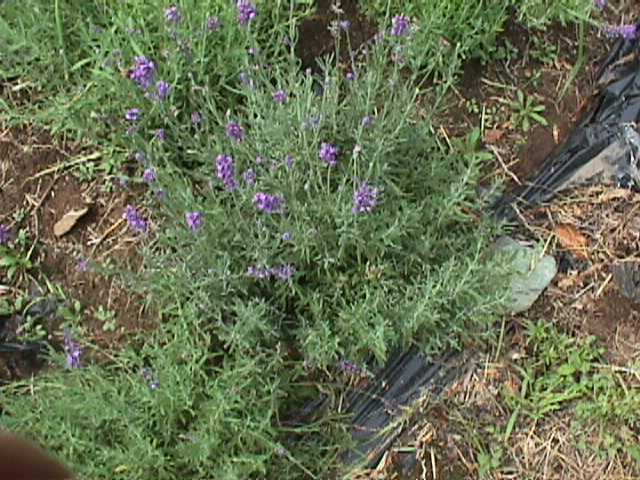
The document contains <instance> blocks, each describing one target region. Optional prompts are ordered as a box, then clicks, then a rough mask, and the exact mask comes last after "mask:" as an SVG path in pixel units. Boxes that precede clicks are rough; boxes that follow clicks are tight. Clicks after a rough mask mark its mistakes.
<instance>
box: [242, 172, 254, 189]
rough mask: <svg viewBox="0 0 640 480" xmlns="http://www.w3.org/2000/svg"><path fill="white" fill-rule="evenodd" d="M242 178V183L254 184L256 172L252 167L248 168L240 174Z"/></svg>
mask: <svg viewBox="0 0 640 480" xmlns="http://www.w3.org/2000/svg"><path fill="white" fill-rule="evenodd" d="M242 179H243V180H244V183H246V184H247V185H248V186H250V187H252V186H254V185H255V184H256V172H255V171H254V170H253V168H250V169H249V170H247V171H246V172H244V173H243V174H242Z"/></svg>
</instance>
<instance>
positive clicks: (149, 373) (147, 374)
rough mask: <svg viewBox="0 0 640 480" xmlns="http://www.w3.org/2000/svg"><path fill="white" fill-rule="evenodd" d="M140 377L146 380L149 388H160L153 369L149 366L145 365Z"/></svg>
mask: <svg viewBox="0 0 640 480" xmlns="http://www.w3.org/2000/svg"><path fill="white" fill-rule="evenodd" d="M142 378H144V380H145V381H146V382H147V384H148V385H149V389H150V390H157V389H158V388H160V382H159V381H158V379H157V378H156V376H155V374H154V373H153V370H151V369H150V368H149V367H145V368H143V369H142Z"/></svg>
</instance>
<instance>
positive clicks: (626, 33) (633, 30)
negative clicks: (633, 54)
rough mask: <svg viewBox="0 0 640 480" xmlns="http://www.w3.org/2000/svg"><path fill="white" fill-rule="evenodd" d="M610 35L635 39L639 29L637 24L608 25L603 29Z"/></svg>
mask: <svg viewBox="0 0 640 480" xmlns="http://www.w3.org/2000/svg"><path fill="white" fill-rule="evenodd" d="M603 31H604V34H605V35H606V36H608V37H613V38H623V39H625V40H635V39H636V38H638V29H637V27H636V26H635V25H633V24H631V25H620V26H617V27H614V26H607V27H604V29H603Z"/></svg>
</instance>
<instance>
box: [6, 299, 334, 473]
mask: <svg viewBox="0 0 640 480" xmlns="http://www.w3.org/2000/svg"><path fill="white" fill-rule="evenodd" d="M254 313H255V312H254ZM180 320H181V321H179V322H171V323H168V324H167V325H166V326H165V328H163V329H162V330H161V331H160V332H158V334H157V335H156V336H154V338H153V340H154V341H151V342H148V344H147V346H146V347H144V348H143V349H142V350H141V351H133V350H126V351H124V352H122V353H121V354H119V355H118V356H117V357H114V358H112V359H111V361H110V363H109V364H105V365H88V366H86V367H85V368H82V369H80V370H58V371H57V372H53V373H51V374H46V375H43V376H41V377H39V378H38V379H34V380H32V381H26V382H24V383H16V384H12V385H11V386H8V387H5V388H4V389H3V402H2V408H3V416H2V417H1V418H0V423H1V424H2V426H3V428H8V429H12V430H15V431H20V432H23V433H26V434H28V435H31V436H33V437H34V438H37V439H38V440H39V441H40V442H42V443H43V444H46V445H48V446H49V447H50V448H52V449H54V450H55V451H56V452H58V453H59V454H60V455H61V456H62V458H63V459H65V460H67V461H68V462H69V463H70V464H71V465H73V466H74V469H75V470H76V471H77V473H78V478H81V479H85V478H86V479H99V478H109V479H140V480H143V479H145V480H146V479H148V478H157V479H173V478H185V477H186V478H194V479H195V478H202V479H204V478H212V476H214V477H215V478H229V479H232V478H238V479H240V478H249V477H250V476H251V475H258V476H262V475H264V473H265V472H266V471H267V467H268V466H271V468H276V469H277V471H280V472H281V473H282V474H283V475H285V476H286V478H293V477H295V476H296V475H298V474H299V473H300V470H299V467H298V466H297V465H296V464H295V463H293V462H291V461H288V460H287V450H286V448H285V447H284V446H283V445H282V444H280V443H278V442H277V440H276V436H277V432H276V430H275V428H274V425H273V424H274V423H275V418H274V417H273V414H274V411H275V410H274V409H275V407H277V406H278V405H280V404H281V403H282V402H283V401H284V400H285V390H286V388H287V386H288V385H289V384H290V382H291V381H292V380H293V379H294V378H295V373H294V370H291V369H290V368H289V366H288V365H286V364H285V363H284V362H283V361H282V359H281V357H280V355H279V352H277V351H267V350H265V351H263V352H261V353H259V354H258V353H256V352H255V351H254V352H253V355H251V356H248V355H244V354H242V353H241V352H238V353H237V354H232V355H228V356H226V357H225V359H224V361H222V359H221V357H220V355H219V353H216V351H215V350H214V349H213V348H212V347H214V346H213V345H211V338H210V337H209V336H208V335H207V332H208V330H209V327H208V326H207V325H204V324H203V323H202V322H201V321H199V320H197V318H196V316H195V315H194V312H193V311H188V310H185V311H181V312H180ZM96 353H97V354H100V355H104V354H106V352H96ZM54 358H55V359H56V360H57V361H58V363H63V362H64V361H63V359H62V358H59V357H57V356H55V357H54ZM256 371H259V372H260V376H259V377H257V376H256ZM310 431H311V427H308V428H307V433H310ZM293 433H295V430H293ZM300 433H302V431H301V432H300ZM316 438H317V437H316ZM314 446H315V447H316V448H318V449H321V448H322V445H317V444H316V445H314V444H313V442H310V443H309V445H307V446H306V447H302V448H299V449H298V452H299V453H301V455H302V457H301V458H305V457H304V452H305V449H310V448H313V447H314ZM274 459H275V460H274ZM274 463H275V465H274Z"/></svg>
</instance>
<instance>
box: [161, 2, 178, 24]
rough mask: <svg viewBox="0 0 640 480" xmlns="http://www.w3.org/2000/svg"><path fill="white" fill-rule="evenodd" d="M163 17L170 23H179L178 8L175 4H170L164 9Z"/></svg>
mask: <svg viewBox="0 0 640 480" xmlns="http://www.w3.org/2000/svg"><path fill="white" fill-rule="evenodd" d="M164 18H165V19H166V20H167V22H171V23H180V20H182V16H181V15H180V10H179V9H178V7H176V6H175V5H172V6H170V7H169V8H167V9H166V10H165V11H164Z"/></svg>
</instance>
